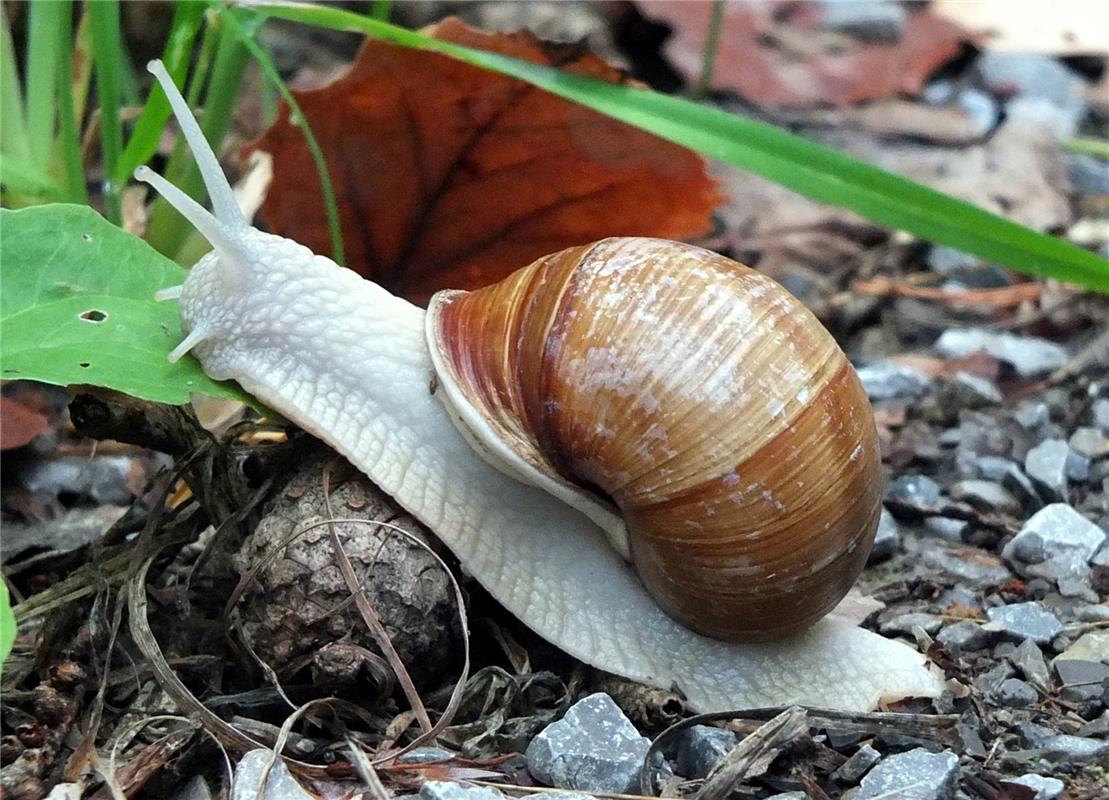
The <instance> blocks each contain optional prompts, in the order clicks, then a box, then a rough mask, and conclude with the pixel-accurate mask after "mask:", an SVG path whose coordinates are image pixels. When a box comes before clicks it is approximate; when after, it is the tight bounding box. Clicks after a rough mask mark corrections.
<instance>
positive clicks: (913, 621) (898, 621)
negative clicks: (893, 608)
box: [880, 613, 943, 636]
mask: <svg viewBox="0 0 1109 800" xmlns="http://www.w3.org/2000/svg"><path fill="white" fill-rule="evenodd" d="M942 624H943V618H942V617H937V616H936V615H934V614H923V613H911V614H898V615H897V616H895V617H892V618H890V619H888V620H886V621H885V622H883V623H882V624H881V626H880V630H881V631H882V634H883V635H885V636H896V635H898V634H901V633H904V634H908V635H912V633H913V628H920V629H922V630H923V631H924V632H925V633H927V634H929V635H931V634H933V633H935V632H936V631H938V630H939V629H940V626H941V625H942Z"/></svg>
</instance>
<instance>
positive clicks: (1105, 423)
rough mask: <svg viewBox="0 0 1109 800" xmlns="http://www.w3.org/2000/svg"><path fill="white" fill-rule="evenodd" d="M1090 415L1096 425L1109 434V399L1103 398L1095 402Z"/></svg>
mask: <svg viewBox="0 0 1109 800" xmlns="http://www.w3.org/2000/svg"><path fill="white" fill-rule="evenodd" d="M1090 414H1091V416H1092V417H1093V423H1094V425H1095V426H1096V427H1098V428H1100V429H1101V430H1103V431H1105V432H1106V433H1109V398H1107V397H1101V398H1099V399H1097V400H1095V401H1094V404H1093V406H1091V408H1090Z"/></svg>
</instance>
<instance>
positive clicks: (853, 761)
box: [832, 744, 882, 786]
mask: <svg viewBox="0 0 1109 800" xmlns="http://www.w3.org/2000/svg"><path fill="white" fill-rule="evenodd" d="M881 758H882V754H881V753H879V752H878V751H877V750H875V749H874V748H873V747H871V746H870V745H868V744H864V745H862V746H861V747H859V749H858V750H856V751H855V752H854V754H853V755H852V756H851V757H850V758H849V759H847V760H846V761H844V762H843V763H842V764H840V766H839V768H838V769H836V771H835V772H833V773H832V777H833V778H835V779H836V780H837V781H839V782H840V783H844V784H847V785H848V786H854V785H855V784H856V783H858V782H859V779H860V778H861V777H862V776H863V775H865V774H866V773H867V770H869V769H870V768H871V767H873V766H874V765H875V764H877V763H878V761H879V760H880V759H881Z"/></svg>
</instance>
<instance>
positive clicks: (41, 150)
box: [26, 0, 70, 169]
mask: <svg viewBox="0 0 1109 800" xmlns="http://www.w3.org/2000/svg"><path fill="white" fill-rule="evenodd" d="M69 19H70V3H69V2H68V0H66V1H65V2H53V3H31V4H30V5H29V6H28V8H27V94H26V97H27V130H28V131H29V132H30V134H31V158H32V159H34V161H35V163H36V164H38V166H40V167H42V168H43V169H45V168H47V165H48V164H49V162H50V149H51V147H52V145H53V143H54V120H55V119H56V118H57V99H58V96H57V92H58V82H57V79H58V64H57V60H58V57H59V56H60V53H59V52H58V49H57V44H58V40H59V38H60V37H59V36H58V32H59V31H60V30H62V29H63V27H64V26H65V25H67V24H68V23H69Z"/></svg>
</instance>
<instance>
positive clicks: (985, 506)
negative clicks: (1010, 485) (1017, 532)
mask: <svg viewBox="0 0 1109 800" xmlns="http://www.w3.org/2000/svg"><path fill="white" fill-rule="evenodd" d="M951 496H952V497H954V498H955V499H956V500H962V501H964V502H967V503H970V504H971V505H972V506H974V507H975V508H977V509H979V510H982V511H1000V512H1001V513H1003V514H1019V513H1020V503H1019V502H1017V499H1016V498H1015V497H1013V496H1012V495H1011V494H1009V492H1007V491H1005V489H1004V487H1002V486H1001V484H998V483H994V482H993V481H984V480H967V481H959V482H958V483H956V484H955V485H954V486H952V487H951Z"/></svg>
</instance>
